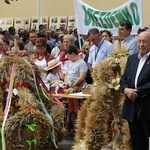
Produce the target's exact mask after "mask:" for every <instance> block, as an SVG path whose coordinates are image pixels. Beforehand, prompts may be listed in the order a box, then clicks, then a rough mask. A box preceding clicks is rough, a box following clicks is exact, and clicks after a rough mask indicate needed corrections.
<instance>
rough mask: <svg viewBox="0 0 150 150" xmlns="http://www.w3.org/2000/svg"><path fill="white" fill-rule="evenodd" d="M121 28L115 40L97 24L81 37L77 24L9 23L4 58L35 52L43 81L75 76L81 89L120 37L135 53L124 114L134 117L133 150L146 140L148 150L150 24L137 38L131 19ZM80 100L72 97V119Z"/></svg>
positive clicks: (1, 43)
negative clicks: (27, 25)
mask: <svg viewBox="0 0 150 150" xmlns="http://www.w3.org/2000/svg"><path fill="white" fill-rule="evenodd" d="M118 30H119V33H120V35H119V36H118V39H117V40H115V41H114V39H113V33H112V32H111V31H108V30H106V29H104V30H101V31H99V30H98V29H97V28H92V29H90V30H89V31H88V33H87V35H80V39H79V37H78V34H77V33H78V32H77V29H73V28H69V30H65V29H64V30H60V29H45V27H44V26H43V25H40V26H39V30H38V31H36V30H34V29H33V30H29V29H26V30H24V29H21V28H20V29H19V30H18V31H16V29H15V27H9V29H8V30H4V31H3V30H2V31H1V33H0V59H2V58H3V56H5V55H9V54H10V52H11V51H15V53H16V54H17V52H18V53H21V52H22V53H23V55H22V56H27V57H30V59H32V60H33V62H34V63H35V64H36V65H37V66H39V68H40V71H41V74H40V76H41V79H42V80H43V82H45V81H48V82H51V81H53V80H62V81H64V82H70V81H71V83H72V86H77V87H78V88H79V89H80V90H81V89H82V87H83V85H84V83H88V84H92V82H93V80H92V71H93V68H94V67H95V65H96V64H97V63H98V62H99V61H100V60H103V59H105V58H106V57H108V55H110V54H112V53H113V52H114V50H117V48H118V45H119V44H118V42H119V40H120V41H121V45H123V46H125V47H126V51H127V52H129V53H130V55H131V56H130V57H129V59H128V62H127V67H126V70H125V73H124V75H123V77H122V79H121V88H122V90H123V92H124V93H125V95H126V100H125V105H124V107H123V117H124V118H125V119H127V120H128V122H129V127H130V131H131V139H132V145H133V149H135V150H138V149H139V150H141V149H143V147H140V146H143V145H142V144H143V143H144V145H145V149H143V150H146V148H147V142H148V139H147V137H148V136H149V137H150V129H148V125H149V126H150V115H149V114H150V112H149V110H150V109H149V110H147V109H148V106H150V99H149V93H150V92H149V90H150V83H149V80H150V78H149V73H150V69H149V65H147V66H145V65H144V63H145V61H146V62H147V58H149V53H150V52H149V51H150V33H149V31H148V30H149V29H148V28H147V27H145V28H139V29H138V31H137V34H139V35H138V38H136V37H134V36H132V35H131V31H132V24H131V23H130V22H129V21H127V20H123V21H121V22H120V23H119V27H118ZM120 37H121V38H120ZM119 38H120V39H119ZM138 52H139V53H138ZM145 55H146V56H145ZM135 57H136V58H135ZM143 57H144V58H143ZM145 57H146V58H145ZM138 58H142V59H143V60H142V59H140V62H139V59H138ZM131 61H132V63H134V62H135V64H132V63H131ZM148 62H149V60H148ZM148 62H147V64H149V63H148ZM131 64H132V65H131ZM135 65H137V66H138V67H137V72H136V70H135V71H134V68H135ZM131 66H132V67H131ZM142 67H143V69H142ZM141 70H142V71H143V72H144V71H145V70H146V71H147V72H148V73H146V75H145V74H144V75H142V73H141V74H140V72H141ZM132 71H134V72H135V74H134V77H135V78H134V77H132V78H131V76H132V74H133V72H132ZM138 77H140V79H138ZM135 79H136V81H135ZM138 80H140V81H138ZM143 99H144V100H143ZM141 101H142V102H141ZM143 101H144V102H143ZM77 102H78V101H74V100H72V99H68V103H69V111H70V114H72V115H73V120H72V122H73V124H74V121H75V118H76V115H77V110H78V103H77ZM129 109H131V110H129ZM141 109H142V110H141ZM143 109H145V110H143ZM146 110H147V112H146ZM130 111H131V112H130ZM141 111H142V112H141ZM140 113H142V114H141V115H140ZM131 115H132V116H131ZM144 116H146V117H144ZM141 117H142V118H141ZM140 118H141V119H140ZM145 119H146V121H145ZM141 120H142V121H141ZM147 120H148V121H147ZM139 122H140V123H139ZM136 127H137V128H136ZM140 131H141V132H140ZM136 132H137V134H138V133H140V136H141V138H142V137H143V139H144V140H141V138H139V139H137V135H136V134H135V133H136ZM142 141H143V143H142Z"/></svg>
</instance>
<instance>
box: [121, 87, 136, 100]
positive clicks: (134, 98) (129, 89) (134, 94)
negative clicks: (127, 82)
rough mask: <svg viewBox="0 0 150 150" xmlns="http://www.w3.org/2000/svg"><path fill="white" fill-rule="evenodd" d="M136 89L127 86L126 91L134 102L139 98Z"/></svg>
mask: <svg viewBox="0 0 150 150" xmlns="http://www.w3.org/2000/svg"><path fill="white" fill-rule="evenodd" d="M136 92H137V90H136V89H131V88H125V90H124V93H125V94H126V95H127V97H128V98H129V99H131V101H132V102H135V100H136V99H137V98H138V94H137V93H136Z"/></svg>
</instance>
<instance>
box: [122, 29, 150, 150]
mask: <svg viewBox="0 0 150 150" xmlns="http://www.w3.org/2000/svg"><path fill="white" fill-rule="evenodd" d="M138 50H139V53H137V54H133V55H130V56H129V58H128V60H127V64H126V68H125V71H124V74H123V76H122V78H121V81H120V84H121V89H122V91H123V92H124V94H125V95H126V98H125V101H124V105H123V108H122V118H123V119H126V120H127V121H128V123H129V128H130V135H131V143H132V148H133V150H148V145H149V137H150V32H148V31H144V32H142V33H140V34H139V36H138Z"/></svg>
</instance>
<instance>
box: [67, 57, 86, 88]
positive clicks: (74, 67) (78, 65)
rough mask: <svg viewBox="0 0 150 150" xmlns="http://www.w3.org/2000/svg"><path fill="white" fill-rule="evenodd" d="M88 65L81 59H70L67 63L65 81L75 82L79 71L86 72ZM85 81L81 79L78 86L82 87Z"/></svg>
mask: <svg viewBox="0 0 150 150" xmlns="http://www.w3.org/2000/svg"><path fill="white" fill-rule="evenodd" d="M87 70H88V67H87V64H86V62H85V61H84V60H83V59H79V60H77V61H74V62H72V61H70V62H69V65H68V69H67V72H68V75H67V82H70V81H71V82H72V83H75V82H76V81H77V79H78V78H79V76H80V73H82V72H85V73H86V72H87ZM84 83H85V79H84V80H83V82H82V83H81V84H80V86H79V88H80V89H81V88H82V87H83V85H84Z"/></svg>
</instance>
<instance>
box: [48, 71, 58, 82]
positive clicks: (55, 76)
mask: <svg viewBox="0 0 150 150" xmlns="http://www.w3.org/2000/svg"><path fill="white" fill-rule="evenodd" d="M46 80H48V81H54V80H60V77H59V75H58V74H57V73H56V74H52V73H49V74H48V75H47V77H46Z"/></svg>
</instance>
